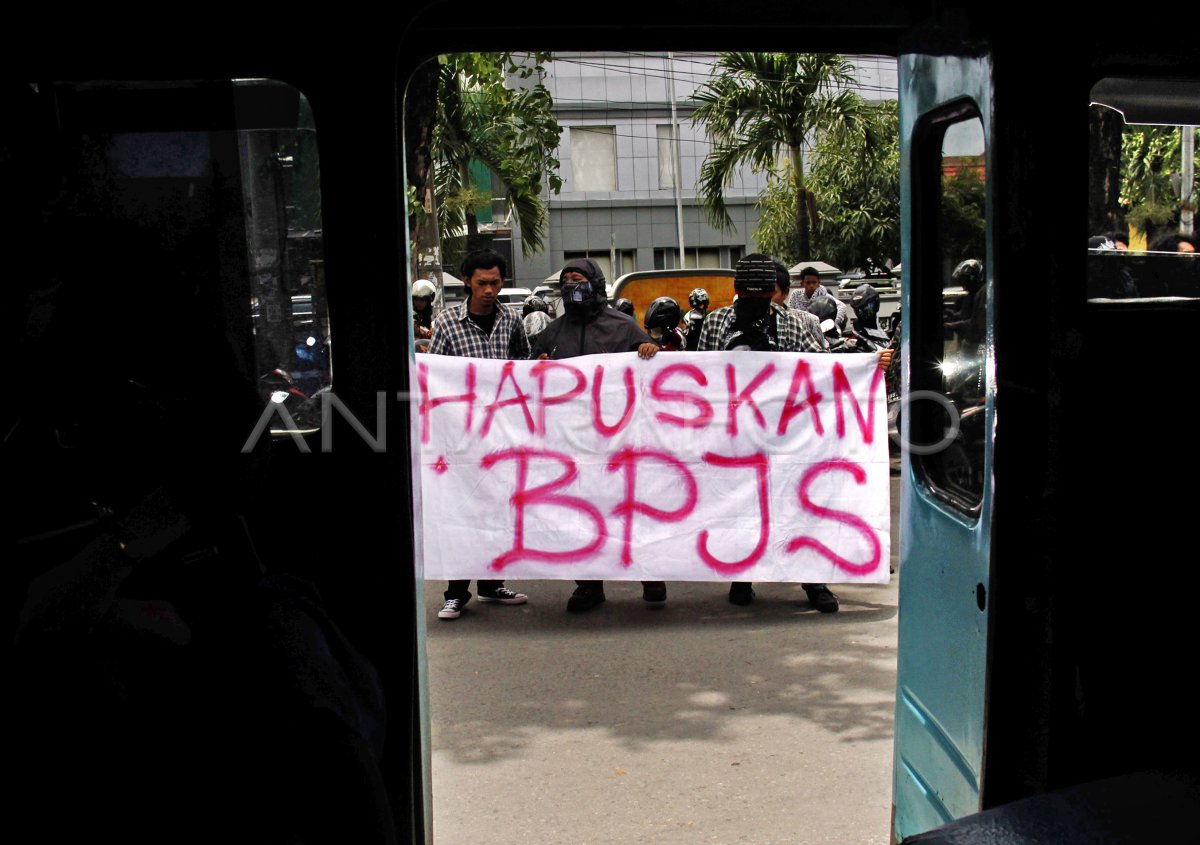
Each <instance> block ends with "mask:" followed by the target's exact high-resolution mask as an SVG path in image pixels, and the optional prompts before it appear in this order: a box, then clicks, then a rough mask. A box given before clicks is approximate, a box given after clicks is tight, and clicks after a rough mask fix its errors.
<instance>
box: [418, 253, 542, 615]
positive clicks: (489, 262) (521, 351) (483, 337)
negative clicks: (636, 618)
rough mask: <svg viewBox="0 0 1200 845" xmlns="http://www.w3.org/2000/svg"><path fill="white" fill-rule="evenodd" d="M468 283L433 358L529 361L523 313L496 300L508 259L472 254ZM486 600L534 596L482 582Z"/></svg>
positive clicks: (439, 320)
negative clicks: (464, 298)
mask: <svg viewBox="0 0 1200 845" xmlns="http://www.w3.org/2000/svg"><path fill="white" fill-rule="evenodd" d="M460 270H461V274H462V279H463V282H465V283H466V285H467V301H466V302H464V303H461V304H459V305H455V306H454V307H453V308H447V309H446V310H445V311H443V312H442V313H441V314H438V315H437V317H436V318H435V319H434V321H433V339H432V340H431V341H430V343H429V352H430V354H433V355H458V356H460V357H463V358H520V359H525V358H528V357H529V338H528V337H526V336H525V327H524V325H523V324H522V322H521V314H520V312H518V311H517V310H516V309H513V308H510V307H509V306H507V305H505V304H504V303H503V302H499V301H498V300H497V299H496V297H497V295H498V294H499V293H500V289H501V288H502V287H504V275H505V273H506V271H507V270H508V265H507V263H506V262H505V260H504V258H503V256H501V255H500V254H499V253H496V252H493V251H492V250H490V249H483V250H476V251H475V252H471V253H468V255H467V257H466V258H464V259H463V262H462V267H461V268H460ZM470 586H471V581H470V579H467V580H465V581H451V582H450V584H449V586H448V587H447V589H446V592H445V598H446V603H445V604H444V605H442V609H441V610H439V611H438V619H457V618H458V617H459V616H461V615H462V610H463V608H464V607H465V606H466V604H467V602H468V601H470V600H471V591H470ZM477 586H478V588H479V600H480V601H481V602H498V603H499V604H524V603H525V602H526V601H528V600H529V597H528V596H526V595H525V594H524V593H514V592H513V591H512V590H510V589H508V587H506V586H504V582H503V581H485V580H480V581H478V582H477Z"/></svg>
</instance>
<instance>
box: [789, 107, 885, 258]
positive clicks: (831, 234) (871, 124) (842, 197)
mask: <svg viewBox="0 0 1200 845" xmlns="http://www.w3.org/2000/svg"><path fill="white" fill-rule="evenodd" d="M864 113H865V117H864V119H863V128H861V129H859V131H849V130H848V129H847V127H845V126H838V127H835V128H834V130H832V131H830V132H826V133H823V134H822V135H821V136H820V138H819V139H818V140H817V143H816V146H815V147H814V148H813V156H812V160H813V166H812V172H811V173H810V174H809V179H808V186H809V188H810V189H811V190H812V192H813V194H815V195H816V198H817V209H818V210H819V212H820V215H821V219H820V223H819V224H818V226H817V232H816V249H817V252H819V253H820V254H821V255H822V256H823V258H824V260H826V261H828V262H829V263H831V264H833V265H835V266H837V267H847V268H849V267H865V266H866V265H867V262H868V261H870V262H873V263H874V264H875V265H876V266H879V267H882V266H884V264H885V263H886V262H887V260H888V259H891V260H892V261H893V262H895V261H899V260H900V115H899V110H898V105H897V103H896V101H895V100H887V101H885V102H882V103H877V104H871V105H866V106H864Z"/></svg>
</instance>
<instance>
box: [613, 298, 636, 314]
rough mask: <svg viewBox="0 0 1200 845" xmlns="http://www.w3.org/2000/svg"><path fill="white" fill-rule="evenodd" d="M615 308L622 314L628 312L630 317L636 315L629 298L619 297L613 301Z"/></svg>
mask: <svg viewBox="0 0 1200 845" xmlns="http://www.w3.org/2000/svg"><path fill="white" fill-rule="evenodd" d="M613 308H616V309H617V310H618V311H620V312H621V313H622V314H628V315H629V316H630V317H632V316H634V314H633V303H632V302H630V301H629V300H628V299H618V300H617V301H616V302H614V303H613Z"/></svg>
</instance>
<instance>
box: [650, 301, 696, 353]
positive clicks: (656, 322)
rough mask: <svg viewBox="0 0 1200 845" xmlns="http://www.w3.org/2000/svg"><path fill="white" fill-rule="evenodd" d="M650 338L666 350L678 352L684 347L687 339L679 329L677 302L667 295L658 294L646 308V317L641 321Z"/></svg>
mask: <svg viewBox="0 0 1200 845" xmlns="http://www.w3.org/2000/svg"><path fill="white" fill-rule="evenodd" d="M643 322H644V323H645V326H646V332H647V333H648V334H649V335H650V339H651V340H653V341H654V342H655V343H657V344H658V346H659V348H660V349H665V350H666V351H668V352H678V351H680V350H682V349H684V348H685V346H686V344H687V341H686V339H685V338H684V336H683V332H681V331H680V330H679V303H677V302H676V301H675V300H673V299H671V297H669V296H660V297H659V298H658V299H656V300H654V301H653V302H651V303H650V305H649V307H647V308H646V319H645V320H644V321H643Z"/></svg>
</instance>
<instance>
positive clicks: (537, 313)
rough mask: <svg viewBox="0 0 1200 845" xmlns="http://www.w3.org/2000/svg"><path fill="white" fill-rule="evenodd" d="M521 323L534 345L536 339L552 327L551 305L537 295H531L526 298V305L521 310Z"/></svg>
mask: <svg viewBox="0 0 1200 845" xmlns="http://www.w3.org/2000/svg"><path fill="white" fill-rule="evenodd" d="M521 322H522V324H523V325H524V326H525V334H526V335H527V336H528V337H529V342H530V343H533V341H534V338H536V337H537V336H538V335H539V334H541V333H542V332H543V331H545V330H546V326H548V325H550V305H549V304H548V303H547V302H546V300H544V299H542V298H541V297H540V296H538V295H537V294H536V293H535V294H530V295H529V296H527V297H525V304H524V306H523V307H522V308H521Z"/></svg>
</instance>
